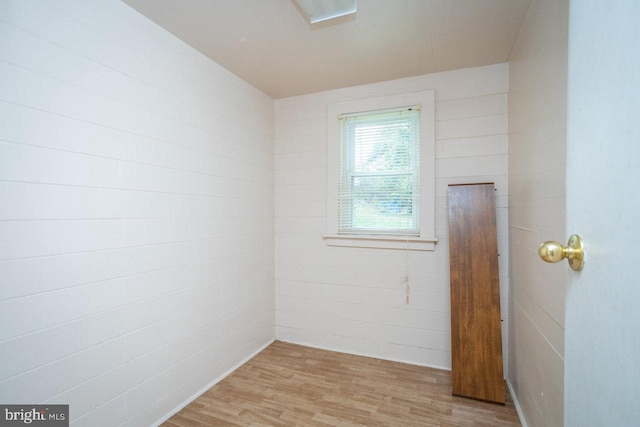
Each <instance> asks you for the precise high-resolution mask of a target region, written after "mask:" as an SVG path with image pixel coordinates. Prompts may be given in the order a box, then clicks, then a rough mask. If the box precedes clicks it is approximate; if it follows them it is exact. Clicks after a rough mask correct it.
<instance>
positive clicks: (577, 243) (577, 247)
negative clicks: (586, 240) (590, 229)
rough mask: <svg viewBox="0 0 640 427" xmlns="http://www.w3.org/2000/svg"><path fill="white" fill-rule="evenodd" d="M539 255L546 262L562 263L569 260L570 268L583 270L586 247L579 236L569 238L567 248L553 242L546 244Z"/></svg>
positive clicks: (539, 250)
mask: <svg viewBox="0 0 640 427" xmlns="http://www.w3.org/2000/svg"><path fill="white" fill-rule="evenodd" d="M538 255H540V258H542V259H543V260H544V261H546V262H560V261H562V260H563V259H565V258H567V259H568V260H569V266H570V267H571V268H572V269H574V270H575V271H580V270H582V267H583V266H584V246H583V245H582V239H581V238H580V236H578V235H577V234H574V235H573V236H571V237H569V242H568V243H567V246H563V245H562V244H560V243H558V242H554V241H551V240H550V241H547V242H544V243H543V244H541V245H540V247H539V248H538Z"/></svg>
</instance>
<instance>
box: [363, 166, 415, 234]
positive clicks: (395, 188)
mask: <svg viewBox="0 0 640 427" xmlns="http://www.w3.org/2000/svg"><path fill="white" fill-rule="evenodd" d="M352 183H353V186H352V193H351V194H352V203H353V204H352V212H351V214H352V218H351V219H352V222H351V224H352V227H353V228H354V229H382V230H412V229H414V228H415V227H416V224H414V218H415V215H414V209H413V177H412V176H411V175H387V176H354V177H353V180H352Z"/></svg>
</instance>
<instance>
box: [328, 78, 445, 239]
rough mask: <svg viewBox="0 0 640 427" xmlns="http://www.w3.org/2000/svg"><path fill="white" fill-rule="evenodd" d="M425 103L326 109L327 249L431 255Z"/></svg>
mask: <svg viewBox="0 0 640 427" xmlns="http://www.w3.org/2000/svg"><path fill="white" fill-rule="evenodd" d="M433 98H434V97H433V91H424V92H419V93H413V94H406V95H400V96H389V97H382V98H371V99H365V100H359V101H352V102H347V103H340V104H332V105H330V106H329V129H328V130H329V131H328V138H329V139H328V159H327V161H328V166H327V172H328V176H327V234H326V235H325V236H324V237H325V239H326V241H327V244H329V245H337V246H358V247H379V248H392V249H393V248H395V249H415V250H433V248H434V243H435V241H436V239H435V238H434V237H433V235H434V225H433V223H434V207H433V205H434V190H433V188H434V167H433V164H434V160H433V145H434V144H433V134H434V124H433V121H434V118H433V116H434V108H433V102H434V101H433Z"/></svg>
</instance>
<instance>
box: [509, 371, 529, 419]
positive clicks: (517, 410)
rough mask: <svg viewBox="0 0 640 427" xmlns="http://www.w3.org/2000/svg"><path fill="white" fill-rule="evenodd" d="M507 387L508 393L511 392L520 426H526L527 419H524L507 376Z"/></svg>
mask: <svg viewBox="0 0 640 427" xmlns="http://www.w3.org/2000/svg"><path fill="white" fill-rule="evenodd" d="M506 381H507V387H509V393H510V394H511V398H512V399H513V405H514V406H515V407H516V412H517V413H518V418H520V424H522V427H527V420H525V419H524V415H523V414H522V408H521V407H520V402H518V396H516V393H515V392H514V391H513V386H512V385H511V381H509V378H507V379H506Z"/></svg>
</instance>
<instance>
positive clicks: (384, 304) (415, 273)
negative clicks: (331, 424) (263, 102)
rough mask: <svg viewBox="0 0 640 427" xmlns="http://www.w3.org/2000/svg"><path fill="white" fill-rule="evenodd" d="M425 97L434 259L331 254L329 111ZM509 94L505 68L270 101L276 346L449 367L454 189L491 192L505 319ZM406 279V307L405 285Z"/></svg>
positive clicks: (372, 252) (365, 252) (387, 253)
mask: <svg viewBox="0 0 640 427" xmlns="http://www.w3.org/2000/svg"><path fill="white" fill-rule="evenodd" d="M427 89H433V90H435V97H436V171H435V172H436V200H435V207H436V236H437V238H438V239H439V242H438V243H437V246H436V250H435V251H434V252H410V253H408V254H407V253H405V252H404V251H397V250H396V251H394V250H384V249H358V248H340V247H327V246H326V244H325V242H324V241H323V239H322V238H321V235H322V234H323V233H325V232H326V218H325V217H326V166H327V156H326V144H327V106H328V104H330V103H334V102H341V101H350V100H355V99H360V98H369V97H374V96H384V95H393V94H401V93H409V92H415V91H420V90H427ZM507 89H508V68H507V65H506V64H500V65H494V66H488V67H481V68H473V69H464V70H458V71H451V72H445V73H438V74H431V75H425V76H420V77H415V78H408V79H402V80H395V81H389V82H383V83H378V84H372V85H366V86H358V87H352V88H346V89H340V90H335V91H330V92H321V93H316V94H311V95H306V96H299V97H293V98H286V99H279V100H277V101H276V102H275V107H276V119H275V122H276V138H275V141H276V142H275V153H276V154H275V166H276V175H275V199H276V205H275V211H276V228H275V230H276V238H275V246H276V337H277V338H278V339H280V340H284V341H290V342H296V343H300V344H307V345H311V346H317V347H324V348H330V349H335V350H339V351H343V352H349V353H358V354H364V355H368V356H374V357H379V358H384V359H395V360H400V361H405V362H409V363H415V364H421V365H431V366H437V367H444V368H450V366H451V355H450V345H451V344H450V309H449V305H450V304H449V248H448V244H447V233H448V223H447V185H448V184H450V183H465V182H488V181H494V182H495V183H496V187H497V192H496V194H497V198H496V201H497V208H498V240H499V250H500V254H501V257H500V269H501V271H500V275H501V293H502V294H501V295H502V303H503V304H502V313H503V317H505V318H506V315H507V310H506V308H507V305H506V301H507V290H508V289H507V288H508V286H507V280H508V279H507V277H508V274H507V266H508V262H507V195H508V189H507V185H508V183H507ZM405 274H408V275H409V284H410V295H409V297H410V299H409V304H406V303H405V297H406V293H405V286H404V284H403V283H402V281H401V278H402V277H403V276H404V275H405ZM503 335H505V334H504V333H503ZM505 338H506V336H505ZM504 348H505V350H506V348H507V343H506V341H505V342H504ZM505 361H506V355H505Z"/></svg>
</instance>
